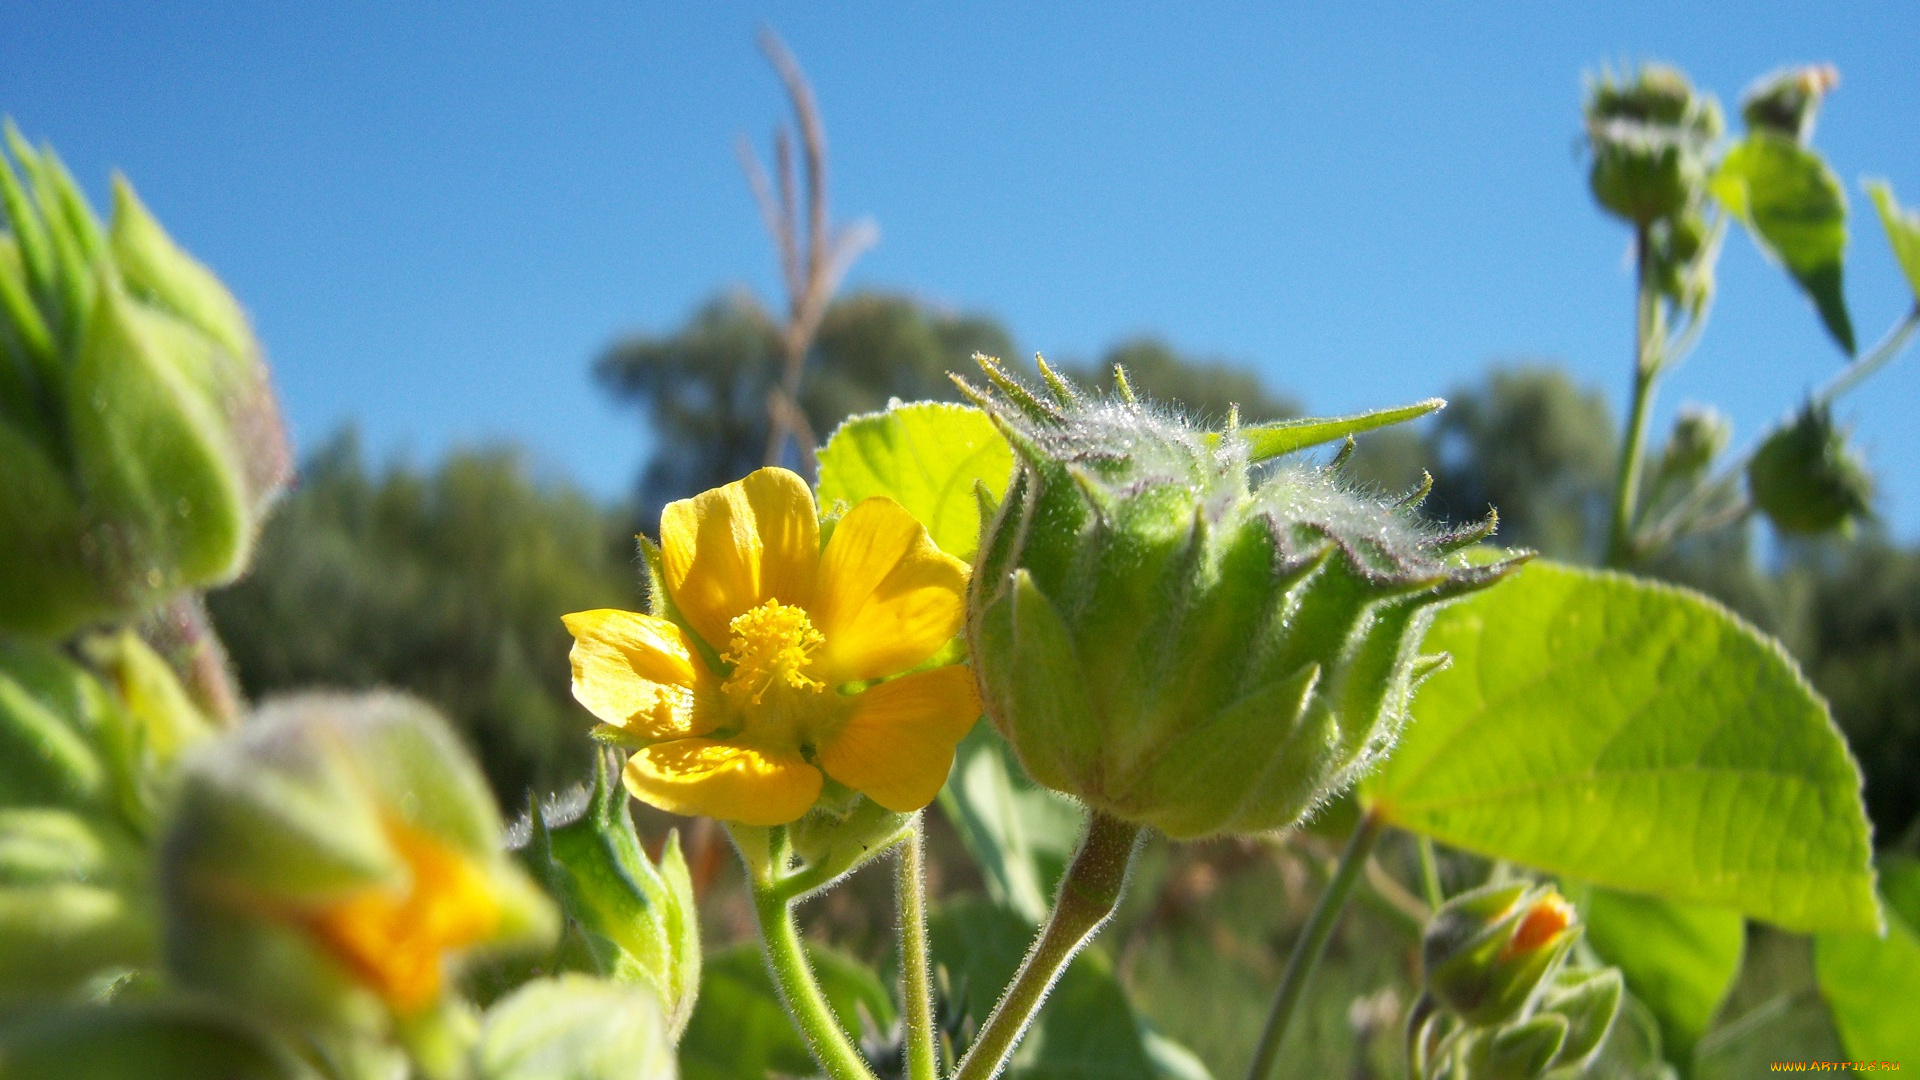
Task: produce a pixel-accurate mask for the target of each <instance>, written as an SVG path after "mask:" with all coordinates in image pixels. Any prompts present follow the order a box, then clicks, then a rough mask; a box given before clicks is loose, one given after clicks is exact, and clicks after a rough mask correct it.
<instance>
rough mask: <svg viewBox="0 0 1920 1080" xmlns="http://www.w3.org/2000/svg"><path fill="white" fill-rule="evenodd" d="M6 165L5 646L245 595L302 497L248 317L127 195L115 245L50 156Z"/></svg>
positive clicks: (1, 431)
mask: <svg viewBox="0 0 1920 1080" xmlns="http://www.w3.org/2000/svg"><path fill="white" fill-rule="evenodd" d="M7 136H8V140H9V142H10V144H11V149H12V158H13V162H17V163H18V166H19V172H18V173H16V172H15V169H14V164H13V163H12V162H9V161H8V160H7V156H6V155H5V154H0V225H3V226H4V227H5V228H4V231H0V502H3V503H4V504H5V505H6V506H7V507H8V511H9V512H8V514H7V515H6V516H5V517H4V518H0V550H6V551H9V552H13V553H19V554H20V555H21V556H22V557H17V558H9V559H7V560H4V561H0V629H7V630H15V631H24V632H29V633H35V634H44V635H49V636H60V635H64V634H66V633H69V632H71V631H72V630H74V629H76V628H77V627H79V626H81V625H84V624H85V623H87V622H89V621H93V620H98V619H106V618H118V617H126V616H129V615H133V614H137V613H139V612H140V611H141V610H143V609H145V608H147V607H149V606H151V605H152V604H153V603H154V602H155V601H157V600H158V599H160V598H162V597H164V596H165V595H167V594H168V593H171V592H175V591H178V590H181V589H184V588H201V587H206V586H209V585H216V584H220V583H223V582H226V581H229V580H231V579H232V578H233V577H235V576H236V575H237V574H238V573H239V572H240V571H241V570H242V569H243V568H244V567H245V565H246V561H247V557H248V553H249V551H250V550H251V546H252V543H253V539H254V536H255V534H256V533H257V531H258V529H259V524H260V520H261V518H262V515H263V514H264V512H265V509H266V506H267V504H268V503H269V502H270V501H271V499H272V498H273V497H274V495H275V494H276V493H277V492H278V490H279V488H280V487H281V485H282V484H283V483H284V482H285V479H286V476H287V471H288V452H287V446H286V440H285V437H284V434H283V432H282V430H281V426H280V420H279V414H278V409H277V406H276V405H275V403H274V399H273V395H272V392H271V389H270V388H269V386H268V382H267V371H266V366H265V365H264V364H263V363H262V362H261V360H260V356H259V347H258V345H257V344H256V343H255V341H254V339H253V335H252V332H251V330H249V329H248V327H247V322H246V318H245V316H244V315H243V314H242V313H241V311H240V308H239V305H238V304H237V303H236V302H235V301H234V299H233V297H232V296H231V295H230V294H229V293H227V291H226V289H225V288H224V287H223V286H221V284H220V283H219V281H218V280H217V279H216V278H215V277H214V276H213V275H212V274H211V273H210V272H209V271H208V270H207V269H206V268H205V267H203V266H201V265H200V264H199V263H197V262H195V261H194V260H193V259H192V258H191V257H190V256H188V255H187V254H186V253H185V252H183V251H181V250H180V249H179V248H178V247H177V246H175V245H174V243H173V241H172V240H171V239H169V238H168V236H167V234H166V232H165V231H164V230H162V229H161V228H160V225H159V223H158V222H156V221H155V220H154V219H153V217H152V215H151V214H149V213H148V212H147V210H146V208H145V207H143V206H142V205H141V204H140V202H139V200H138V199H137V198H136V197H135V196H134V195H133V192H132V189H131V188H129V187H128V186H127V184H126V183H125V181H123V180H116V181H115V189H114V214H113V223H112V226H111V228H109V229H106V230H103V229H102V228H101V226H100V224H99V222H98V220H97V219H96V218H95V216H94V213H93V210H92V208H91V207H90V206H88V204H87V201H86V198H85V196H84V195H82V194H81V193H80V191H79V188H78V186H77V185H75V184H74V182H73V180H72V178H71V177H69V176H68V175H67V173H66V170H65V168H64V167H63V166H62V165H61V164H60V162H59V159H58V158H56V157H55V156H54V155H53V153H52V151H51V150H41V151H36V150H34V149H33V148H32V147H30V146H28V145H27V144H26V142H25V141H24V140H22V139H21V138H20V137H19V135H18V133H17V132H15V131H14V130H13V129H12V127H11V126H10V125H9V127H8V128H7Z"/></svg>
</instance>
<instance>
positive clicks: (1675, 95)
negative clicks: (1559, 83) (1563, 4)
mask: <svg viewBox="0 0 1920 1080" xmlns="http://www.w3.org/2000/svg"><path fill="white" fill-rule="evenodd" d="M1586 122H1587V143H1588V148H1589V150H1590V151H1591V152H1592V154H1593V165H1592V169H1591V171H1590V173H1589V175H1588V182H1589V184H1590V185H1591V186H1592V188H1593V194H1594V197H1595V198H1596V199H1598V200H1599V201H1600V205H1601V206H1604V207H1606V208H1607V209H1608V210H1609V211H1611V212H1613V213H1614V214H1616V215H1618V216H1619V217H1621V218H1623V219H1625V220H1627V221H1629V222H1632V223H1633V224H1635V225H1639V226H1643V227H1644V226H1647V225H1651V224H1652V223H1653V222H1655V221H1658V220H1660V219H1662V218H1667V217H1672V216H1675V215H1678V214H1680V213H1681V212H1682V211H1684V210H1686V209H1687V208H1688V207H1691V206H1694V205H1696V204H1697V203H1699V201H1700V197H1701V195H1702V193H1703V192H1704V191H1705V190H1706V182H1707V173H1708V161H1707V150H1708V147H1709V146H1710V145H1711V143H1712V142H1713V140H1714V139H1717V138H1718V137H1719V136H1720V131H1721V127H1722V120H1721V117H1720V106H1719V103H1718V102H1716V101H1714V100H1713V98H1712V97H1711V96H1707V95H1700V94H1697V93H1696V92H1695V91H1694V89H1693V86H1692V84H1690V83H1689V82H1688V81H1687V77H1686V76H1685V75H1684V74H1682V73H1681V72H1680V71H1678V70H1677V69H1675V68H1671V67H1667V66H1664V65H1660V64H1648V65H1645V66H1643V67H1642V68H1641V69H1640V71H1639V73H1638V74H1637V75H1636V76H1635V78H1634V79H1633V80H1632V81H1630V82H1629V81H1624V80H1616V79H1615V77H1614V76H1613V75H1612V73H1610V72H1608V73H1602V74H1601V76H1600V78H1599V79H1598V80H1595V81H1594V82H1593V83H1591V84H1590V86H1589V88H1588V92H1587V103H1586Z"/></svg>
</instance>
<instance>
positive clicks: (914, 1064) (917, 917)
mask: <svg viewBox="0 0 1920 1080" xmlns="http://www.w3.org/2000/svg"><path fill="white" fill-rule="evenodd" d="M926 847H927V837H926V826H925V824H924V823H923V822H922V821H921V819H920V818H919V817H918V816H916V817H915V818H914V819H913V828H912V830H911V831H909V832H908V833H907V839H906V843H904V844H901V845H900V858H899V860H898V862H896V863H895V865H894V873H895V878H894V887H895V892H896V896H897V898H898V902H899V908H900V979H901V982H902V984H903V985H902V986H901V996H902V997H903V998H904V999H905V1000H906V1004H907V1010H906V1011H907V1080H938V1077H939V1075H940V1073H939V1066H938V1065H937V1064H936V1062H935V1060H934V1053H933V980H932V973H931V966H930V965H929V964H928V962H927V851H926Z"/></svg>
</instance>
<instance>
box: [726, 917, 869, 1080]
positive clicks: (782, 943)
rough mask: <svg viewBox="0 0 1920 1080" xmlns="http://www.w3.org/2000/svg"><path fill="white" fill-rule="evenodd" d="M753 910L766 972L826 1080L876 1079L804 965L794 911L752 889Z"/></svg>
mask: <svg viewBox="0 0 1920 1080" xmlns="http://www.w3.org/2000/svg"><path fill="white" fill-rule="evenodd" d="M753 911H754V914H755V916H757V917H758V918H759V920H760V939H761V941H762V942H763V943H764V945H765V947H766V953H767V970H768V971H769V972H771V973H772V975H773V985H774V986H775V987H776V988H777V989H778V990H779V991H780V1000H781V1001H783V1002H785V1003H786V1006H787V1012H788V1014H789V1015H791V1016H792V1017H793V1019H794V1022H795V1023H796V1024H798V1025H799V1027H800V1032H801V1034H803V1035H805V1036H806V1039H807V1045H808V1046H809V1047H811V1048H812V1050H813V1057H814V1060H815V1061H818V1062H819V1063H820V1067H821V1068H823V1069H825V1070H826V1073H827V1076H828V1077H829V1078H830V1080H875V1078H874V1075H873V1070H871V1069H869V1068H868V1067H867V1063H866V1061H865V1059H863V1058H861V1056H860V1051H859V1050H857V1049H855V1048H854V1045H853V1040H852V1039H850V1038H848V1037H847V1033H846V1030H845V1029H844V1028H842V1027H841V1026H840V1021H839V1020H838V1019H836V1018H835V1017H834V1015H833V1006H831V1005H829V1004H828V1003H827V996H826V994H824V993H822V992H821V990H820V983H819V981H818V980H817V979H815V978H814V975H813V967H812V966H811V965H810V964H808V963H807V952H806V948H805V947H804V946H803V945H801V943H800V931H799V929H798V928H797V927H795V926H794V924H793V907H792V905H791V904H790V903H789V902H788V901H787V900H786V899H785V898H784V897H782V896H781V895H780V893H779V891H778V890H777V889H775V888H773V887H771V886H770V885H764V884H761V883H758V882H756V883H755V884H754V886H753Z"/></svg>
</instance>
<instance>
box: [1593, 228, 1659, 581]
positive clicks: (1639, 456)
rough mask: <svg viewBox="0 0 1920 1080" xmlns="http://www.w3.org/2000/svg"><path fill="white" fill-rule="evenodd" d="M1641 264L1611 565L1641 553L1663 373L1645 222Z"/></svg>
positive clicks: (1637, 240) (1638, 244) (1639, 240)
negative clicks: (1657, 384)
mask: <svg viewBox="0 0 1920 1080" xmlns="http://www.w3.org/2000/svg"><path fill="white" fill-rule="evenodd" d="M1633 246H1634V252H1635V255H1636V263H1637V265H1638V267H1639V272H1638V274H1637V282H1636V285H1635V296H1634V305H1633V357H1634V362H1633V399H1632V403H1631V405H1630V406H1629V412H1628V414H1627V430H1626V437H1625V438H1623V439H1621V441H1620V468H1619V470H1618V471H1617V472H1616V473H1615V475H1614V484H1613V522H1612V525H1611V527H1610V528H1609V529H1608V531H1607V565H1608V566H1616V567H1618V566H1626V565H1628V564H1630V563H1632V562H1633V561H1634V559H1635V558H1636V556H1637V555H1638V551H1637V550H1636V549H1637V544H1636V543H1635V536H1634V529H1635V526H1636V525H1637V524H1638V518H1639V510H1640V471H1641V466H1642V464H1643V463H1644V461H1643V459H1644V458H1645V457H1646V444H1647V420H1648V418H1649V416H1650V415H1651V414H1652V412H1653V386H1654V381H1655V380H1656V379H1657V378H1659V375H1660V352H1661V349H1660V343H1661V341H1662V340H1663V339H1664V337H1665V332H1664V331H1663V330H1662V328H1661V326H1660V297H1659V296H1658V294H1657V293H1656V292H1655V291H1654V284H1653V272H1652V271H1653V267H1652V259H1653V252H1652V250H1651V249H1650V248H1649V246H1648V243H1647V230H1646V227H1645V226H1642V227H1641V228H1640V230H1639V231H1638V232H1637V233H1636V234H1635V236H1634V241H1633Z"/></svg>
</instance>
